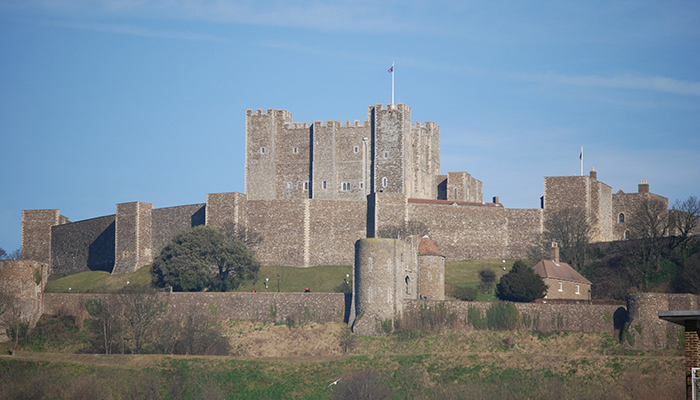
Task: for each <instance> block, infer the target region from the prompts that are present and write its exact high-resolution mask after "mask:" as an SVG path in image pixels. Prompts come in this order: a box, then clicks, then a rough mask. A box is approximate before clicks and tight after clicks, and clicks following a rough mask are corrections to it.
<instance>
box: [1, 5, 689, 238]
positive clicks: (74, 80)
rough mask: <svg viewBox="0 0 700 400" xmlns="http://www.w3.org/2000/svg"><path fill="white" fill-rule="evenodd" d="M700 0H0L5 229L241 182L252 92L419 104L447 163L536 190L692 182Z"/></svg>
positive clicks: (300, 116) (158, 202) (298, 112)
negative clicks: (36, 217) (594, 174)
mask: <svg viewBox="0 0 700 400" xmlns="http://www.w3.org/2000/svg"><path fill="white" fill-rule="evenodd" d="M698 20H700V3H699V2H697V1H665V2H659V1H585V2H584V1H581V2H561V1H551V2H548V1H540V2H520V1H502V2H498V1H454V2H450V1H445V2H433V1H430V2H428V1H418V0H416V1H382V2H377V1H362V0H360V1H338V2H322V1H309V2H307V1H299V2H285V1H223V0H209V1H197V0H170V1H166V0H153V1H150V0H123V1H110V0H102V1H101V0H62V1H53V0H21V1H20V0H4V1H2V2H0V149H1V153H0V247H2V248H4V249H6V250H8V251H11V250H14V249H17V248H19V247H20V239H21V214H22V210H23V209H43V208H58V209H60V210H61V213H62V214H63V215H65V216H67V217H68V218H70V219H71V220H72V221H77V220H82V219H88V218H93V217H97V216H101V215H107V214H113V213H114V212H115V208H116V206H115V205H116V203H122V202H129V201H145V202H151V203H154V205H155V207H166V206H173V205H181V204H192V203H203V202H205V199H206V194H207V193H217V192H230V191H239V192H242V191H243V166H244V161H245V159H244V149H243V146H244V143H245V138H244V133H245V132H244V131H245V110H246V109H248V108H251V109H258V108H262V109H265V108H284V109H287V110H289V111H290V112H291V113H292V114H293V115H294V120H295V121H308V122H312V121H314V120H328V119H334V120H341V121H345V120H356V119H359V120H363V119H365V118H366V117H367V106H368V105H370V104H377V103H385V104H386V103H389V102H390V101H391V74H389V73H388V72H387V70H388V68H389V67H390V66H391V63H392V61H394V62H395V63H396V75H395V78H396V102H403V103H406V104H408V105H409V106H411V108H412V116H413V120H414V121H428V120H430V121H434V122H436V123H438V124H439V125H440V126H441V145H442V146H441V149H442V150H441V170H442V172H443V173H445V172H447V171H467V172H469V173H471V174H472V175H473V176H474V177H476V178H477V179H480V180H481V181H482V182H483V188H484V199H485V200H487V201H488V200H490V199H491V197H493V196H500V200H501V202H502V203H503V204H504V205H505V206H506V207H514V208H536V207H538V206H539V197H540V196H541V195H542V190H543V189H542V185H543V177H544V176H561V175H576V174H579V172H580V164H579V152H580V147H581V146H584V170H585V173H588V171H589V170H590V168H591V167H595V168H596V170H597V171H598V178H599V179H600V180H601V181H603V182H605V183H607V184H608V185H610V186H612V188H613V191H614V192H616V191H618V190H620V189H622V190H623V191H625V192H634V191H636V190H637V184H638V183H639V180H641V179H646V180H648V181H649V184H650V186H651V190H652V191H653V192H655V193H658V194H661V195H664V196H667V197H669V199H670V201H671V202H673V201H674V200H675V199H685V198H687V197H688V196H690V195H695V196H700V157H698V153H699V152H700V24H698Z"/></svg>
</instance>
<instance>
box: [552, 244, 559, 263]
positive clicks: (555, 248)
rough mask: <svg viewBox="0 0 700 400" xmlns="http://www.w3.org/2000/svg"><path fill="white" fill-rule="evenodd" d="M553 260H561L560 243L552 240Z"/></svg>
mask: <svg viewBox="0 0 700 400" xmlns="http://www.w3.org/2000/svg"><path fill="white" fill-rule="evenodd" d="M552 261H554V262H556V263H558V262H559V244H558V243H557V242H552Z"/></svg>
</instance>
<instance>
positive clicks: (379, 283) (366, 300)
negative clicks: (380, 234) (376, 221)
mask: <svg viewBox="0 0 700 400" xmlns="http://www.w3.org/2000/svg"><path fill="white" fill-rule="evenodd" d="M414 247H415V245H414V241H413V240H412V239H406V240H398V239H377V238H368V239H360V240H358V241H357V242H356V243H355V268H354V272H353V273H354V277H353V278H354V279H353V280H354V282H355V286H354V288H353V301H354V308H355V312H354V314H355V319H354V321H353V324H352V329H353V332H355V333H358V334H361V335H377V334H381V333H389V332H390V331H391V329H392V328H393V320H394V318H395V317H396V316H398V315H400V314H401V312H402V311H403V300H404V299H415V298H417V297H418V284H417V281H418V259H417V257H416V256H415V254H416V252H415V251H414Z"/></svg>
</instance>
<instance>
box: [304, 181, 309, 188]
mask: <svg viewBox="0 0 700 400" xmlns="http://www.w3.org/2000/svg"><path fill="white" fill-rule="evenodd" d="M304 190H309V181H304Z"/></svg>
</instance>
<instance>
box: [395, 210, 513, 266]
mask: <svg viewBox="0 0 700 400" xmlns="http://www.w3.org/2000/svg"><path fill="white" fill-rule="evenodd" d="M506 216H507V214H506V211H505V209H504V208H503V207H496V206H493V205H490V206H489V205H486V206H469V205H450V204H423V203H409V204H408V220H409V221H420V222H423V223H425V225H426V226H427V227H428V231H429V232H430V233H429V235H430V238H431V239H432V240H433V242H435V245H436V246H437V248H438V249H440V251H441V252H442V254H444V255H445V256H446V257H447V258H448V259H450V260H464V259H475V258H490V259H493V258H501V257H505V256H506V254H505V249H506V246H507V240H508V234H507V233H508V221H507V218H506Z"/></svg>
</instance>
